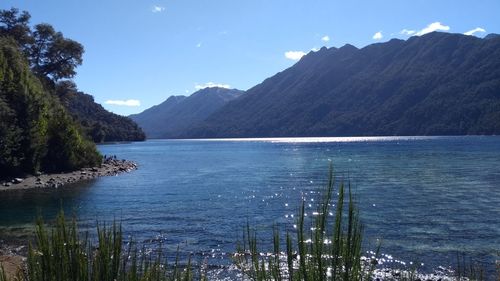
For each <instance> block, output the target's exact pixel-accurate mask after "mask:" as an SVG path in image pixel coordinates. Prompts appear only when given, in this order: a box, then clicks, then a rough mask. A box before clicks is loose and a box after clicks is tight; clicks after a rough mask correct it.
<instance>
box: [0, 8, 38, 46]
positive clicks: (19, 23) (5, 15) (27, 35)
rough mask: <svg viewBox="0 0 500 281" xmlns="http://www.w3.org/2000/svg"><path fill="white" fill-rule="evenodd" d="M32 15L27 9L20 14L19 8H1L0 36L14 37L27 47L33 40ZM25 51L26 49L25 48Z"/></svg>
mask: <svg viewBox="0 0 500 281" xmlns="http://www.w3.org/2000/svg"><path fill="white" fill-rule="evenodd" d="M30 18H31V15H30V14H29V13H28V12H27V11H23V12H21V13H20V14H19V10H18V9H16V8H11V9H10V10H0V36H2V37H12V38H14V39H15V40H16V41H17V43H18V44H19V45H20V46H22V47H27V46H29V45H30V44H31V43H32V42H33V37H32V36H31V29H30V27H29V21H30ZM23 51H25V49H23Z"/></svg>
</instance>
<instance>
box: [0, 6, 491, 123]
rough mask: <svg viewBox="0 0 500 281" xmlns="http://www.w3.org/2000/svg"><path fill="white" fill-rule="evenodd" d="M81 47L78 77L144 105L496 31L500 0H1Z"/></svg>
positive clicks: (106, 98)
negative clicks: (305, 63) (299, 66)
mask: <svg viewBox="0 0 500 281" xmlns="http://www.w3.org/2000/svg"><path fill="white" fill-rule="evenodd" d="M11 7H16V8H19V9H20V10H26V11H28V12H29V13H30V14H31V16H32V18H31V24H37V23H42V22H45V23H50V24H52V25H53V26H54V27H55V29H56V30H59V31H61V32H62V33H63V34H64V36H65V37H67V38H71V39H73V40H76V41H78V42H80V43H81V44H82V45H83V46H84V47H85V54H84V57H83V64H82V65H81V66H79V67H78V68H77V75H76V76H75V78H74V80H75V82H76V83H77V85H78V88H79V90H81V91H83V92H86V93H88V94H91V95H93V96H94V99H95V101H96V102H98V103H100V104H102V105H103V106H104V108H106V109H108V110H110V111H112V112H115V113H117V114H121V115H129V114H133V113H139V112H142V111H143V110H145V109H147V108H149V107H151V106H153V105H156V104H159V103H161V102H163V101H164V100H165V99H167V98H168V97H169V96H171V95H190V94H192V93H193V92H195V91H197V90H199V89H201V88H203V87H207V86H208V87H212V86H221V87H228V88H237V89H241V90H247V89H249V88H251V87H252V86H255V85H257V84H259V83H260V82H262V81H263V80H264V79H266V78H268V77H270V76H272V75H274V74H276V73H278V72H280V71H283V70H284V69H286V68H288V67H290V66H292V65H293V64H294V63H296V62H297V60H299V59H300V57H301V56H303V55H304V54H306V53H308V52H310V51H314V50H316V49H319V48H321V47H322V46H326V47H341V46H343V45H345V44H346V43H349V44H352V45H355V46H357V47H359V48H361V47H364V46H366V45H369V44H373V43H380V42H386V41H389V40H390V39H392V38H400V39H407V38H409V37H410V36H419V35H422V34H425V33H428V32H431V31H443V32H451V33H467V34H469V35H471V36H478V37H484V36H485V35H487V34H489V33H500V17H499V16H498V11H500V1H499V0H481V1H477V0H475V1H469V0H447V1H442V0H432V1H431V0H412V1H410V0H371V1H368V0H366V1H361V0H344V1H336V0H307V1H305V0H304V1H299V0H251V1H250V0H198V1H194V0H85V1H84V0H44V1H40V0H17V1H12V0H2V1H1V2H0V9H10V8H11Z"/></svg>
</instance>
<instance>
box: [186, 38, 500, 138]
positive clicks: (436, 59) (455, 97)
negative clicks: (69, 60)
mask: <svg viewBox="0 0 500 281" xmlns="http://www.w3.org/2000/svg"><path fill="white" fill-rule="evenodd" d="M499 69H500V40H499V39H498V38H489V39H487V40H485V39H480V38H477V37H473V36H465V35H460V34H450V33H439V32H433V33H429V34H426V35H423V36H420V37H416V36H415V37H410V38H409V39H408V40H406V41H405V40H399V39H393V40H390V41H388V42H385V43H377V44H372V45H368V46H366V47H363V48H360V49H358V48H356V47H354V46H352V45H345V46H343V47H341V48H338V49H337V48H330V49H326V50H323V49H322V50H320V51H318V52H310V53H309V54H307V55H305V56H304V57H302V58H301V59H300V60H299V61H298V62H297V63H296V64H294V65H293V66H292V67H290V68H288V69H286V70H284V71H281V72H279V73H277V74H275V75H274V76H272V77H270V78H267V79H265V80H264V81H263V82H262V83H260V84H258V85H256V86H254V87H252V88H251V89H249V90H247V91H246V94H245V95H244V96H242V97H241V98H238V99H235V100H233V101H230V102H228V103H227V104H226V105H224V106H223V107H221V108H220V109H219V110H217V111H216V112H214V113H213V114H212V115H210V116H209V117H208V118H207V119H206V120H205V121H203V122H201V123H199V124H196V125H194V126H192V127H190V128H189V130H185V131H184V132H183V133H182V134H181V135H179V137H183V138H206V137H277V136H348V135H415V134H419V135H437V134H443V135H450V134H498V133H500V113H496V111H495V108H500V97H499V95H498V94H497V93H498V92H500V91H498V90H499V89H500V72H499ZM495 90H496V91H495ZM436 112H440V113H442V114H437V113H436Z"/></svg>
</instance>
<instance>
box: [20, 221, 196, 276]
mask: <svg viewBox="0 0 500 281" xmlns="http://www.w3.org/2000/svg"><path fill="white" fill-rule="evenodd" d="M35 234H36V240H35V245H36V247H33V246H31V245H30V247H29V254H28V261H27V273H26V274H25V275H24V276H23V277H22V280H29V281H65V280H72V281H79V280H80V281H84V280H85V281H88V280H95V281H113V280H124V281H125V280H126V281H136V280H137V281H138V280H141V281H150V280H151V281H164V280H165V281H167V280H186V281H187V280H193V278H194V277H195V276H196V277H198V278H200V279H203V278H204V277H203V275H200V274H201V273H196V272H193V271H192V266H191V259H189V261H188V264H187V265H186V266H183V267H181V266H180V264H179V260H178V259H177V260H176V261H175V263H174V264H172V265H171V266H169V265H168V263H167V262H166V259H165V260H164V258H163V253H162V251H161V250H160V251H159V254H158V255H155V256H154V257H153V255H152V254H150V255H147V254H144V253H141V251H140V250H139V249H138V248H137V246H133V245H135V244H134V243H132V242H130V243H129V246H128V248H127V249H125V250H124V248H123V235H122V229H121V225H119V224H116V223H114V224H113V225H112V226H111V227H106V226H105V225H98V226H97V243H93V242H92V240H91V239H90V238H89V236H90V235H89V234H88V233H85V234H83V235H81V234H80V233H79V231H78V228H77V226H76V221H75V220H74V219H73V221H72V222H71V223H68V222H67V221H66V220H65V218H64V213H63V212H62V211H61V213H60V214H59V215H58V217H57V219H56V223H55V226H54V229H53V230H51V231H49V230H47V229H46V228H45V226H44V223H43V221H42V220H41V219H39V220H38V221H37V224H36V233H35Z"/></svg>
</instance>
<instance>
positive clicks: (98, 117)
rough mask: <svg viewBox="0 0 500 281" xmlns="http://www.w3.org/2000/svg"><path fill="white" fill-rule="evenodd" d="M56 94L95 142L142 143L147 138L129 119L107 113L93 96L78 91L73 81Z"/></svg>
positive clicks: (62, 85) (64, 84) (58, 89)
mask: <svg viewBox="0 0 500 281" xmlns="http://www.w3.org/2000/svg"><path fill="white" fill-rule="evenodd" d="M56 95H57V97H58V98H59V100H60V101H61V104H62V105H63V106H64V107H65V108H66V109H67V111H68V112H69V113H70V114H71V116H73V119H75V121H77V122H79V123H80V126H81V127H82V129H83V131H84V132H85V133H86V134H87V135H88V136H89V137H90V138H91V139H92V140H93V141H94V142H96V143H100V142H115V141H143V140H144V139H145V138H146V136H145V134H144V132H143V131H142V130H141V128H139V126H138V125H137V124H136V123H135V122H134V121H132V120H131V119H130V118H128V117H125V116H121V115H118V114H114V113H112V112H109V111H107V110H106V109H104V108H103V107H102V106H101V105H100V104H98V103H96V102H95V101H94V97H92V96H91V95H88V94H85V93H83V92H80V91H78V90H77V89H76V86H75V85H74V84H73V83H71V82H67V83H60V84H59V85H58V86H57V87H56Z"/></svg>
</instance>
